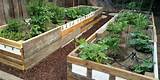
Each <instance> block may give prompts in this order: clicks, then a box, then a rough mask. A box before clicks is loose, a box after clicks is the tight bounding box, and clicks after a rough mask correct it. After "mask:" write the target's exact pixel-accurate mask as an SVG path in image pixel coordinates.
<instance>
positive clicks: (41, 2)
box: [27, 0, 47, 16]
mask: <svg viewBox="0 0 160 80" xmlns="http://www.w3.org/2000/svg"><path fill="white" fill-rule="evenodd" d="M27 10H28V13H29V15H30V16H39V15H42V14H45V13H46V12H47V9H46V0H28V4H27Z"/></svg>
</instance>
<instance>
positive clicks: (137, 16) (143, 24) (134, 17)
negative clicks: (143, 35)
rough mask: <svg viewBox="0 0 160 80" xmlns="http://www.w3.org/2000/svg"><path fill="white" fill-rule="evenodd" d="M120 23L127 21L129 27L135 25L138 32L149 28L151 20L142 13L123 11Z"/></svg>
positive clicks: (119, 17)
mask: <svg viewBox="0 0 160 80" xmlns="http://www.w3.org/2000/svg"><path fill="white" fill-rule="evenodd" d="M117 21H118V22H121V21H126V22H127V23H128V24H129V25H134V28H135V29H136V30H142V29H147V28H148V23H149V19H148V18H147V16H145V15H144V14H142V13H137V12H134V11H123V12H122V13H120V15H119V16H118V19H117Z"/></svg>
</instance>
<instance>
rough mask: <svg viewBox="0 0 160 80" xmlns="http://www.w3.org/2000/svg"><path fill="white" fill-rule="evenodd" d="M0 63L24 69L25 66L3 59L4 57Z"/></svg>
mask: <svg viewBox="0 0 160 80" xmlns="http://www.w3.org/2000/svg"><path fill="white" fill-rule="evenodd" d="M0 64H6V65H9V66H12V67H15V68H17V69H20V70H24V66H22V65H19V64H17V63H14V62H11V61H8V60H6V59H3V58H0Z"/></svg>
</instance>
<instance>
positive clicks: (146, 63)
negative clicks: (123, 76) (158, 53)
mask: <svg viewBox="0 0 160 80" xmlns="http://www.w3.org/2000/svg"><path fill="white" fill-rule="evenodd" d="M153 65H154V63H153V62H152V61H151V60H148V59H147V60H143V62H142V63H140V64H136V65H133V67H132V71H134V72H136V73H139V74H144V73H145V72H151V71H152V70H153Z"/></svg>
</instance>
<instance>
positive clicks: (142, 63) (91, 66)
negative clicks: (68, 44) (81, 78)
mask: <svg viewBox="0 0 160 80" xmlns="http://www.w3.org/2000/svg"><path fill="white" fill-rule="evenodd" d="M121 13H123V14H125V13H124V11H121V12H120V13H119V14H117V15H115V16H114V17H113V18H112V19H111V20H110V21H109V22H107V23H106V24H105V25H103V26H102V27H101V28H100V29H99V30H97V31H96V32H95V33H94V34H93V35H92V36H90V37H89V38H88V39H87V41H88V42H85V41H84V40H80V41H78V42H79V43H80V46H78V47H77V48H76V49H75V50H73V51H72V52H71V53H70V54H69V56H68V59H67V60H68V63H70V64H76V65H80V66H84V67H86V68H87V72H89V73H87V74H89V75H87V76H90V78H91V76H92V75H91V74H92V70H98V71H100V72H104V73H108V74H110V76H111V77H112V78H113V77H115V76H117V77H122V78H125V79H129V80H155V79H158V65H157V36H156V29H155V24H154V17H153V14H152V15H147V14H145V16H146V18H144V15H143V14H141V13H137V12H134V13H136V15H137V14H138V15H139V17H138V18H140V17H141V19H142V15H143V18H144V20H146V19H148V20H149V21H148V23H147V24H145V25H147V28H144V27H145V26H142V25H141V23H138V22H137V23H135V24H132V25H131V23H130V22H125V21H126V20H127V21H129V20H128V17H126V16H128V15H127V14H128V13H127V12H126V14H125V15H123V14H121ZM129 15H130V14H129ZM134 15H135V14H134ZM122 16H123V17H122ZM124 16H125V17H124ZM132 16H133V14H132ZM121 17H122V18H121ZM130 17H131V16H130ZM133 19H135V20H137V21H138V20H140V19H137V18H136V17H134V18H133ZM133 19H131V20H130V21H132V20H133ZM144 20H141V21H144ZM123 21H124V22H123ZM133 22H134V21H133ZM135 22H136V21H135ZM119 23H120V24H119ZM126 23H127V24H126ZM138 24H139V26H140V27H139V26H138ZM142 24H143V23H142ZM134 25H136V27H135V26H134ZM137 26H138V27H139V28H137ZM120 27H121V28H120ZM135 28H137V29H135ZM139 30H140V31H139ZM137 31H139V32H137ZM136 32H137V33H138V34H137V33H136ZM141 32H142V33H141ZM142 34H143V35H142ZM135 35H136V38H135ZM144 35H145V37H146V38H147V39H149V42H144V43H142V42H139V41H136V42H138V43H139V44H141V45H139V44H138V43H137V44H136V45H135V46H134V47H133V46H132V45H133V43H134V44H135V43H136V42H130V41H133V40H134V39H136V40H137V39H138V40H139V39H141V38H142V37H143V38H142V40H144V41H147V40H146V38H144ZM137 37H138V38H137ZM131 43H132V44H131ZM146 43H147V45H150V47H147V49H146V47H145V48H144V46H143V47H142V45H143V44H146ZM148 43H150V44H148ZM87 46H88V47H87ZM150 49H151V50H150ZM138 73H139V74H138ZM142 74H143V75H142Z"/></svg>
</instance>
